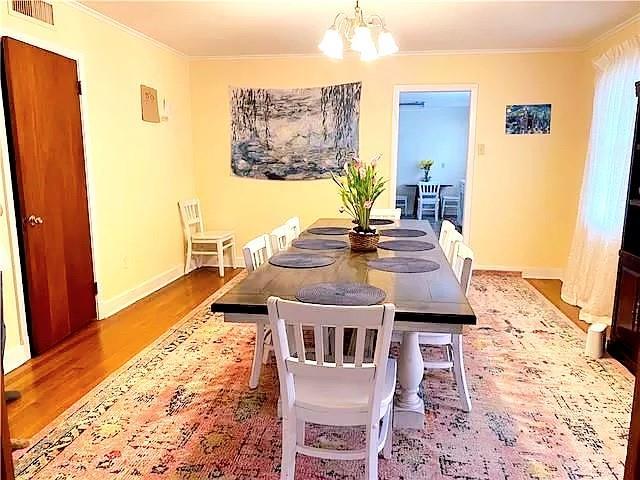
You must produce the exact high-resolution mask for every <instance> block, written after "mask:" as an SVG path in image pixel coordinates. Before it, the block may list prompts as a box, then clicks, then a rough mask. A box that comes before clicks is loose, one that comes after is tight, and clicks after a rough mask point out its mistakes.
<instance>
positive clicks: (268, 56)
mask: <svg viewBox="0 0 640 480" xmlns="http://www.w3.org/2000/svg"><path fill="white" fill-rule="evenodd" d="M582 50H584V48H582V47H563V48H502V49H489V48H487V49H480V48H478V49H470V50H421V51H409V52H406V51H404V52H398V53H394V54H393V55H391V56H390V57H389V58H391V57H426V56H448V55H517V54H541V53H569V52H580V51H582ZM187 57H188V58H189V60H192V61H205V60H228V61H231V60H277V59H286V58H293V59H296V58H297V59H304V58H323V59H327V60H329V61H332V62H336V63H339V62H340V60H333V59H330V58H328V57H326V56H325V55H323V54H321V53H270V54H261V55H251V54H248V55H188V56H187ZM357 58H358V55H357V54H355V53H351V52H348V53H347V54H346V55H345V59H347V60H348V59H357ZM383 58H384V57H383Z"/></svg>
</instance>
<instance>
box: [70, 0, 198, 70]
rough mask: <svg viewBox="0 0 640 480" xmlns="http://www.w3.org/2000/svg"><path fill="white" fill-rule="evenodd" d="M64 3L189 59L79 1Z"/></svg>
mask: <svg viewBox="0 0 640 480" xmlns="http://www.w3.org/2000/svg"><path fill="white" fill-rule="evenodd" d="M63 3H64V4H66V5H68V6H70V7H72V8H75V9H76V10H79V11H81V12H83V13H85V14H87V15H89V16H91V17H93V18H95V19H98V20H101V21H103V22H105V23H107V24H109V25H111V26H112V27H115V28H117V29H118V30H122V31H123V32H126V33H128V34H129V35H132V36H134V37H136V38H139V39H141V40H145V41H146V42H149V43H151V44H152V45H154V46H156V47H158V48H161V49H163V50H166V51H168V52H171V53H173V54H174V55H178V56H179V57H183V58H187V55H185V54H184V53H183V52H181V51H179V50H176V49H175V48H173V47H170V46H169V45H167V44H166V43H162V42H160V41H158V40H156V39H154V38H151V37H149V36H148V35H145V34H144V33H142V32H139V31H138V30H135V29H133V28H131V27H128V26H127V25H125V24H123V23H120V22H118V21H117V20H114V19H113V18H111V17H108V16H107V15H104V14H103V13H100V12H98V11H97V10H94V9H93V8H90V7H88V6H86V5H85V4H83V3H80V2H79V1H78V0H63Z"/></svg>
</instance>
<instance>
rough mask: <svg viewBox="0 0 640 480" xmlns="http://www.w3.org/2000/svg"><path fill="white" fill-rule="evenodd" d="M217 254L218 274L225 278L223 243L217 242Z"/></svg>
mask: <svg viewBox="0 0 640 480" xmlns="http://www.w3.org/2000/svg"><path fill="white" fill-rule="evenodd" d="M216 252H217V253H218V274H220V276H221V277H224V250H223V248H222V241H217V242H216Z"/></svg>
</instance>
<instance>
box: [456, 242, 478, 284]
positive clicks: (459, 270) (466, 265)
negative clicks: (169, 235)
mask: <svg viewBox="0 0 640 480" xmlns="http://www.w3.org/2000/svg"><path fill="white" fill-rule="evenodd" d="M453 250H454V252H453V261H452V262H451V267H452V268H453V272H454V273H455V274H456V277H457V278H458V282H460V286H461V287H462V289H463V290H464V293H465V295H466V293H467V291H468V290H469V283H471V273H472V271H473V250H471V249H470V248H469V247H468V246H467V245H465V244H464V243H463V242H457V243H456V245H455V246H454V249H453Z"/></svg>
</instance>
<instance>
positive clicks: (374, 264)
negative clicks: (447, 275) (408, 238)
mask: <svg viewBox="0 0 640 480" xmlns="http://www.w3.org/2000/svg"><path fill="white" fill-rule="evenodd" d="M367 265H368V266H369V268H373V269H375V270H382V271H384V272H393V273H425V272H433V271H434V270H438V269H439V268H440V265H439V264H438V263H436V262H432V261H431V260H425V259H424V258H410V257H389V258H377V259H375V260H371V261H369V262H368V263H367Z"/></svg>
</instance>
